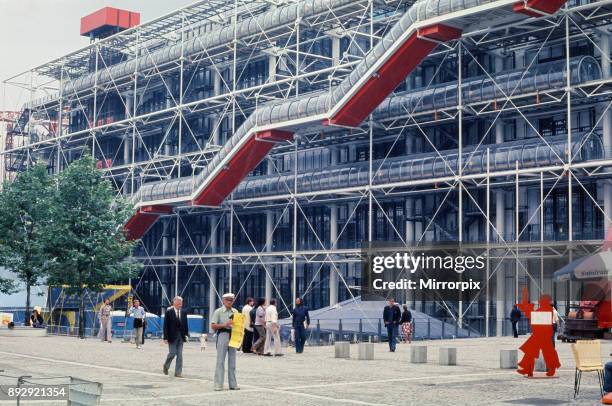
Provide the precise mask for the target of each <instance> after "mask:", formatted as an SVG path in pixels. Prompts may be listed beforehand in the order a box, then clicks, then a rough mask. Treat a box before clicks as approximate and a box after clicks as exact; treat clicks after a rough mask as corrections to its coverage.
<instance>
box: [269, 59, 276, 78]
mask: <svg viewBox="0 0 612 406" xmlns="http://www.w3.org/2000/svg"><path fill="white" fill-rule="evenodd" d="M268 79H269V80H268V81H269V82H270V83H273V82H276V55H269V56H268Z"/></svg>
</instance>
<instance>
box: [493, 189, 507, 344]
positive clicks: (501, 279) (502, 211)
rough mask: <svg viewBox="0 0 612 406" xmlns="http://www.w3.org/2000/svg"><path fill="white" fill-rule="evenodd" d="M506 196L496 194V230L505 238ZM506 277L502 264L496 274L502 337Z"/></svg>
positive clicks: (497, 332)
mask: <svg viewBox="0 0 612 406" xmlns="http://www.w3.org/2000/svg"><path fill="white" fill-rule="evenodd" d="M505 203H506V202H505V196H504V191H503V190H498V191H497V192H496V194H495V228H496V229H497V233H499V235H502V236H505V227H504V226H505V223H506V222H505V218H506V206H505ZM499 235H497V234H495V237H497V238H494V240H498V239H500V238H499ZM505 277H506V266H505V264H501V265H499V266H497V271H496V272H495V300H496V303H495V319H496V326H497V328H496V329H495V331H496V336H497V337H501V336H502V332H503V325H504V318H505V311H504V310H505Z"/></svg>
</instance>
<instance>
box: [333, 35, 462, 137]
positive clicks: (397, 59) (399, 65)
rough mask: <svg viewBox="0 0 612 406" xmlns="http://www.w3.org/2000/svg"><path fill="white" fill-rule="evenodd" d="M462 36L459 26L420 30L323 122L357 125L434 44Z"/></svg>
mask: <svg viewBox="0 0 612 406" xmlns="http://www.w3.org/2000/svg"><path fill="white" fill-rule="evenodd" d="M460 36H461V30H459V29H457V28H453V27H449V26H445V25H442V24H436V25H433V26H430V27H426V28H423V29H421V30H419V32H418V33H415V34H413V35H412V36H410V38H408V40H407V41H406V42H405V43H404V44H403V45H402V46H401V47H400V48H399V49H398V50H397V51H396V52H395V53H394V54H393V55H392V56H391V57H390V58H389V60H387V61H386V62H385V63H384V64H383V66H382V67H381V68H380V69H379V71H378V72H377V74H376V75H374V76H372V77H371V78H370V79H369V80H368V81H367V82H366V83H365V84H364V85H363V86H362V87H361V88H360V89H359V90H358V91H357V93H356V94H355V95H354V96H353V97H352V98H351V99H350V100H349V101H347V103H346V104H345V105H344V106H343V107H342V109H341V110H340V111H339V112H338V113H337V114H336V115H335V116H334V117H332V118H331V119H329V120H327V121H325V122H324V123H323V124H325V125H330V124H335V125H344V126H350V127H355V126H357V125H359V124H360V123H361V122H362V121H363V120H364V119H365V118H366V117H367V116H368V115H369V114H370V113H371V112H372V111H373V110H374V109H375V108H376V107H377V106H378V105H379V104H380V103H381V102H382V101H383V100H384V99H385V98H386V97H387V96H388V95H389V94H390V93H391V92H392V91H393V90H394V89H395V88H396V87H397V86H398V85H399V84H400V83H401V82H402V81H403V80H404V79H405V78H406V76H408V74H409V73H410V72H412V70H413V69H414V68H416V67H417V65H418V64H419V63H420V62H421V61H422V60H423V59H424V58H425V57H426V56H427V55H428V54H429V53H430V52H431V51H432V50H433V49H434V48H435V47H436V46H437V41H450V40H451V39H456V38H459V37H460Z"/></svg>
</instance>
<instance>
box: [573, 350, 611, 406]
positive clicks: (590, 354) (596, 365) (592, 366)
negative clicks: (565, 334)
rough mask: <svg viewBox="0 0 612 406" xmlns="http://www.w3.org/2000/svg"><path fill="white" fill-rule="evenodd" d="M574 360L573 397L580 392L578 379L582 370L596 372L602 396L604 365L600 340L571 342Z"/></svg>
mask: <svg viewBox="0 0 612 406" xmlns="http://www.w3.org/2000/svg"><path fill="white" fill-rule="evenodd" d="M572 353H573V354H574V361H575V362H576V371H575V373H574V398H575V397H576V396H578V394H579V393H580V380H581V378H582V373H583V372H597V378H598V379H599V390H600V392H601V396H602V397H603V382H604V367H603V364H602V362H601V342H600V341H599V340H578V341H576V343H575V344H572Z"/></svg>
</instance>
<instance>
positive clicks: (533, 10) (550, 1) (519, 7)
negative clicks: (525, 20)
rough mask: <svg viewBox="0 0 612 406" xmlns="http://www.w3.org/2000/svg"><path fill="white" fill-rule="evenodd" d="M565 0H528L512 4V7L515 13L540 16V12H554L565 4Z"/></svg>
mask: <svg viewBox="0 0 612 406" xmlns="http://www.w3.org/2000/svg"><path fill="white" fill-rule="evenodd" d="M566 1H567V0H528V1H527V4H525V2H524V1H521V2H518V3H516V4H514V7H513V8H512V9H513V10H514V12H515V13H521V14H525V15H528V16H529V17H542V14H541V13H544V14H554V13H556V12H557V11H559V9H560V8H561V7H562V6H563V5H564V4H565V2H566Z"/></svg>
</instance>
